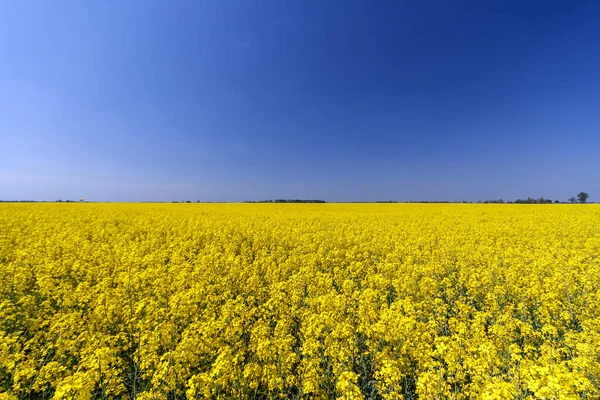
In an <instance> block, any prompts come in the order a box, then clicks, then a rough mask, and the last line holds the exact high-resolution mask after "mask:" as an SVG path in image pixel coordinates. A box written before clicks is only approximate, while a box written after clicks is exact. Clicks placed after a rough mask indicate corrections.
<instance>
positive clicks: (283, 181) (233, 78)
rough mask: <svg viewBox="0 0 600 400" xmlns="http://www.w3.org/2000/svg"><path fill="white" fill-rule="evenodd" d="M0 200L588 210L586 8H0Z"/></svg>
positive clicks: (594, 67)
mask: <svg viewBox="0 0 600 400" xmlns="http://www.w3.org/2000/svg"><path fill="white" fill-rule="evenodd" d="M0 143H1V147H0V151H1V153H0V199H5V200H6V199H33V200H44V199H47V200H55V199H59V198H60V199H78V198H79V197H81V196H83V197H85V198H86V199H89V200H101V201H140V200H152V201H171V200H188V199H189V200H202V201H242V200H257V199H268V198H318V199H325V200H329V201H350V200H359V201H370V200H388V199H389V200H392V199H393V200H422V199H424V200H473V201H476V200H480V199H481V200H485V199H493V198H503V199H516V198H518V197H521V198H523V197H527V196H536V197H537V196H545V197H550V198H553V199H555V198H558V199H561V200H566V199H567V198H568V197H570V196H572V195H574V194H576V193H577V192H579V191H582V190H584V191H587V192H588V193H590V194H591V199H590V200H591V201H599V200H600V2H598V1H588V2H586V1H560V2H552V1H526V2H523V1H483V2H482V1H475V0H472V1H412V2H401V1H333V0H328V1H320V0H319V1H304V0H303V1H288V0H270V1H269V0H265V1H262V0H259V1H248V0H244V1H229V0H218V1H217V0H215V1H212V0H211V1H196V0H194V1H149V0H148V1H146V0H144V1H142V0H140V1H87V0H85V1H81V0H76V1H75V0H71V1H68V0H67V1H46V0H42V1H27V0H6V1H2V2H0Z"/></svg>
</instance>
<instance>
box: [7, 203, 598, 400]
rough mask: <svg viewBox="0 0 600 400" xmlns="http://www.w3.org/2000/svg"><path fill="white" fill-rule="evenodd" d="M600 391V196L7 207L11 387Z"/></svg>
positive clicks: (84, 394) (202, 394) (466, 393)
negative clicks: (514, 201)
mask: <svg viewBox="0 0 600 400" xmlns="http://www.w3.org/2000/svg"><path fill="white" fill-rule="evenodd" d="M52 397H53V398H56V399H63V398H69V399H73V398H76V399H90V398H125V399H126V398H136V399H141V400H143V399H162V398H188V399H196V398H233V397H235V398H297V399H299V398H340V399H363V398H364V399H417V398H418V399H442V398H444V399H446V398H447V399H457V400H460V399H490V400H491V399H538V398H540V399H579V398H598V397H600V206H595V205H589V206H576V205H574V206H572V205H560V206H543V205H541V206H537V205H529V206H519V205H448V204H446V205H418V204H411V205H402V204H386V205H382V204H378V205H372V204H371V205H369V204H354V205H350V204H346V205H336V204H319V205H314V204H298V205H292V204H284V205H282V204H229V205H227V204H211V205H196V204H4V205H0V399H21V398H52Z"/></svg>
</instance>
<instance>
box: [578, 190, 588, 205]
mask: <svg viewBox="0 0 600 400" xmlns="http://www.w3.org/2000/svg"><path fill="white" fill-rule="evenodd" d="M589 197H590V195H589V194H587V193H586V192H579V194H578V195H577V201H579V202H580V203H582V204H583V203H585V202H586V201H587V199H588V198H589Z"/></svg>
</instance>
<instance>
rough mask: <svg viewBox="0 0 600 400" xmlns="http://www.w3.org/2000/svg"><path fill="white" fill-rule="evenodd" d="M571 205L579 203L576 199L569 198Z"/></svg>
mask: <svg viewBox="0 0 600 400" xmlns="http://www.w3.org/2000/svg"><path fill="white" fill-rule="evenodd" d="M569 203H571V204H575V203H577V199H576V198H575V197H569Z"/></svg>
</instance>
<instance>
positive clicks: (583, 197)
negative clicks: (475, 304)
mask: <svg viewBox="0 0 600 400" xmlns="http://www.w3.org/2000/svg"><path fill="white" fill-rule="evenodd" d="M589 198H590V195H589V194H588V193H586V192H579V193H578V194H577V196H576V197H575V196H573V197H570V198H569V199H568V201H566V202H561V201H560V200H554V201H552V199H546V198H544V197H543V196H542V197H539V198H537V199H536V198H534V197H527V199H517V200H515V201H510V200H508V201H504V200H502V199H498V200H485V201H478V202H477V203H483V204H552V203H554V204H564V203H571V204H576V203H580V204H584V203H587V200H588V199H589ZM78 202H83V199H80V200H79V201H75V200H55V201H37V200H0V203H78ZM156 203H169V202H168V201H162V202H161V201H158V202H156ZM171 203H192V201H190V200H186V201H172V202H171ZM195 203H215V202H213V201H200V200H197V201H195ZM217 203H218V202H217ZM243 203H328V202H327V201H325V200H304V199H269V200H247V201H244V202H243ZM333 203H459V204H472V203H474V202H473V201H444V200H442V201H427V200H421V201H397V200H379V201H335V202H333Z"/></svg>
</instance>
